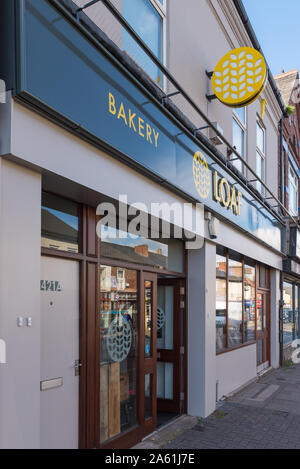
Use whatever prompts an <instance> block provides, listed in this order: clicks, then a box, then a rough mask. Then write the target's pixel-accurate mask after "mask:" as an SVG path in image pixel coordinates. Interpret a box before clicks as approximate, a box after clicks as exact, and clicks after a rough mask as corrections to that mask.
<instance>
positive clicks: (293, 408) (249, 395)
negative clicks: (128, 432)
mask: <svg viewBox="0 0 300 469" xmlns="http://www.w3.org/2000/svg"><path fill="white" fill-rule="evenodd" d="M135 448H136V449H300V365H294V366H290V367H286V368H281V369H278V370H273V371H271V372H269V373H267V374H265V375H264V376H262V377H261V378H258V380H257V381H256V382H254V383H252V384H251V385H249V386H248V387H246V388H244V389H243V390H242V391H240V392H239V393H237V394H235V395H233V396H232V397H229V398H228V399H226V400H225V401H223V402H222V403H218V409H217V411H216V412H215V413H214V414H213V415H211V416H210V417H208V418H207V419H199V418H197V417H190V416H182V417H180V418H179V419H177V420H176V421H174V422H172V423H171V424H170V425H168V426H166V427H165V428H162V429H161V430H158V431H157V432H155V433H154V434H152V435H150V437H148V438H147V439H146V440H144V441H143V442H142V443H140V444H139V445H137V446H136V447H135Z"/></svg>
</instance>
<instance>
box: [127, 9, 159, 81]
mask: <svg viewBox="0 0 300 469" xmlns="http://www.w3.org/2000/svg"><path fill="white" fill-rule="evenodd" d="M122 11H123V16H124V18H125V19H126V20H127V22H128V23H129V24H130V25H131V27H132V28H133V29H134V30H135V32H136V33H137V34H138V35H139V36H140V37H141V39H142V40H143V41H144V42H145V44H146V45H147V46H148V47H149V49H151V51H152V52H153V53H154V54H155V56H156V57H157V58H158V59H159V60H160V61H161V62H163V61H164V50H163V49H164V39H163V38H164V23H165V17H166V0H123V10H122ZM123 49H124V50H125V51H126V52H127V53H128V54H129V55H130V56H131V57H132V58H133V59H134V60H135V61H136V62H137V63H138V64H139V65H140V66H141V67H142V68H143V70H144V71H145V72H146V73H147V74H148V75H149V76H150V77H151V78H152V79H153V80H154V81H155V82H156V83H157V84H158V85H159V86H161V87H163V75H162V73H161V71H160V70H159V68H158V67H157V66H156V65H155V64H154V63H153V62H152V60H151V59H150V57H148V56H147V54H146V53H145V52H144V51H143V50H142V49H141V48H140V47H139V46H138V44H137V43H136V42H135V41H134V39H133V38H132V37H131V36H130V34H129V33H127V31H125V30H124V31H123Z"/></svg>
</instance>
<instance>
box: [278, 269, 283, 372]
mask: <svg viewBox="0 0 300 469" xmlns="http://www.w3.org/2000/svg"><path fill="white" fill-rule="evenodd" d="M283 306H284V301H283V272H282V271H281V272H280V301H279V348H280V351H279V365H280V366H283Z"/></svg>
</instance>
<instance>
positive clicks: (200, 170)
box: [193, 151, 211, 199]
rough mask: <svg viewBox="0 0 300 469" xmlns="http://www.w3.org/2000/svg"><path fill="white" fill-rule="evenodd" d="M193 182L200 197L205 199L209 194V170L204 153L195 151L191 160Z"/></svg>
mask: <svg viewBox="0 0 300 469" xmlns="http://www.w3.org/2000/svg"><path fill="white" fill-rule="evenodd" d="M193 173H194V182H195V186H196V189H197V192H198V194H199V195H200V197H201V199H207V197H208V196H209V194H210V187H211V181H210V170H209V169H208V166H207V162H206V159H205V157H204V155H203V154H202V153H201V152H200V151H197V153H195V155H194V161H193Z"/></svg>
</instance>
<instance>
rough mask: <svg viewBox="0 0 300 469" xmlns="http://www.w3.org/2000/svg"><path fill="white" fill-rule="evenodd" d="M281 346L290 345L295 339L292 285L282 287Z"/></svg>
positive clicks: (286, 284)
mask: <svg viewBox="0 0 300 469" xmlns="http://www.w3.org/2000/svg"><path fill="white" fill-rule="evenodd" d="M283 301H284V306H283V344H284V345H290V344H291V343H292V342H293V340H295V338H296V314H295V312H294V308H293V285H292V284H291V283H284V285H283Z"/></svg>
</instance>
